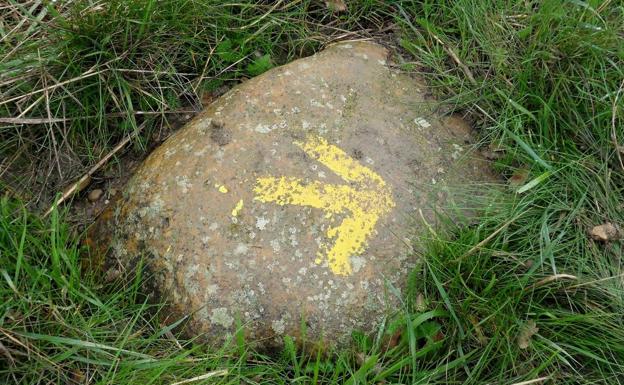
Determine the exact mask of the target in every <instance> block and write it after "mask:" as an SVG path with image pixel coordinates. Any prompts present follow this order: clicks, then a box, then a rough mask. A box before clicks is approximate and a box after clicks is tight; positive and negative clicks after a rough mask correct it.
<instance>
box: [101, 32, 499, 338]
mask: <svg viewBox="0 0 624 385" xmlns="http://www.w3.org/2000/svg"><path fill="white" fill-rule="evenodd" d="M387 60H388V52H387V51H386V49H385V48H383V47H381V46H379V45H376V44H373V43H368V42H359V43H348V44H345V43H342V44H337V45H333V46H331V47H329V48H327V49H326V50H325V51H323V52H321V53H319V54H317V55H315V56H312V57H310V58H306V59H302V60H298V61H295V62H293V63H291V64H288V65H285V66H282V67H279V68H275V69H273V70H271V71H269V72H267V73H265V74H263V75H261V76H258V77H256V78H254V79H252V80H249V81H247V82H245V83H244V84H241V85H240V86H238V87H236V88H234V89H232V90H231V91H230V92H228V93H227V94H226V95H224V96H223V97H221V98H220V99H219V100H217V101H216V102H215V103H214V104H212V105H211V106H210V107H208V108H207V109H206V110H205V111H204V112H202V113H201V114H200V115H199V116H198V117H197V118H196V119H194V120H193V121H192V122H191V123H189V124H188V125H187V126H186V127H185V128H183V129H182V130H180V131H179V132H177V133H176V134H175V135H174V136H172V137H171V138H170V139H169V140H167V141H166V142H165V143H164V144H163V145H162V146H160V147H159V148H158V149H157V150H155V151H154V152H153V153H152V154H151V155H150V156H149V157H148V158H147V159H146V160H145V162H144V164H143V165H142V166H141V167H140V169H139V170H138V172H137V173H136V175H135V176H134V177H133V179H132V180H131V181H130V182H129V184H128V186H127V187H126V189H125V192H124V196H123V199H122V200H121V201H119V202H118V203H117V204H116V206H115V207H114V209H113V210H111V211H110V212H109V213H108V215H105V216H104V217H103V218H101V219H100V223H99V225H98V226H97V227H96V233H99V237H100V239H99V242H100V244H106V245H110V246H111V250H110V252H109V253H108V259H107V266H108V269H110V271H113V272H114V271H120V272H121V271H132V270H134V269H136V266H137V265H138V262H139V261H142V263H143V266H145V267H146V272H147V273H148V275H149V278H148V279H147V281H148V283H149V287H148V288H146V289H147V290H150V291H153V292H154V293H155V294H156V295H158V296H159V297H160V298H161V299H164V300H167V301H168V303H169V306H168V313H169V314H170V317H169V319H170V320H175V319H177V318H179V317H182V316H188V317H189V318H188V322H187V324H186V326H185V330H186V331H187V333H188V334H191V335H195V336H201V337H202V338H203V339H204V340H207V341H221V340H223V338H224V337H225V336H227V335H232V334H233V333H234V332H235V331H236V328H237V325H243V327H244V330H245V333H246V334H247V336H248V338H250V339H253V340H263V341H264V344H265V345H267V344H268V345H270V344H272V343H274V342H278V343H279V341H280V340H281V339H282V335H285V334H287V335H290V336H293V337H295V338H296V339H297V338H298V339H301V337H302V333H303V331H302V325H306V326H304V328H305V335H306V336H307V338H308V339H312V340H319V339H321V338H324V340H325V341H326V343H327V344H329V345H343V344H344V343H347V342H348V341H349V335H350V333H351V332H352V330H354V329H359V330H363V331H371V330H373V329H374V328H375V327H377V325H378V324H379V322H380V320H381V319H382V318H383V317H384V315H386V314H388V312H391V311H392V310H393V309H395V308H396V305H397V303H398V299H397V298H396V296H395V294H393V293H395V292H396V291H395V290H389V287H391V286H394V287H396V288H398V289H399V290H400V289H401V288H402V287H404V282H405V278H406V276H407V274H408V273H409V271H410V269H411V268H412V267H413V266H414V265H415V264H416V263H417V257H416V255H417V253H416V252H415V251H414V249H413V247H414V244H413V239H414V235H415V234H419V233H422V231H423V229H424V228H425V225H424V222H423V220H426V221H428V222H430V224H432V223H434V222H435V218H434V215H433V213H434V210H435V209H436V208H439V207H446V206H449V205H451V203H450V202H451V200H452V199H450V198H453V197H452V196H450V197H449V194H448V190H447V189H446V187H445V186H453V185H455V186H456V185H461V184H463V183H466V182H470V183H474V182H475V181H484V180H489V179H490V177H489V176H488V172H487V167H485V166H484V164H483V163H482V161H481V160H479V159H477V158H476V157H474V156H473V157H471V156H466V154H467V149H469V147H470V146H469V143H470V141H471V140H472V139H471V135H470V129H469V127H468V126H467V125H466V124H465V123H463V122H462V121H461V120H457V119H454V118H452V119H449V118H440V117H438V116H437V115H436V114H435V113H434V112H433V110H432V107H433V106H434V104H433V101H431V100H429V99H427V98H426V97H425V96H424V94H425V93H426V87H425V85H424V84H423V83H422V81H419V80H418V79H414V78H413V77H410V76H409V75H407V74H402V73H399V72H398V71H396V70H393V69H391V68H389V66H388V64H387ZM459 206H461V204H460V205H459ZM107 242H109V243H107ZM415 247H416V251H417V250H418V243H416V244H415ZM302 320H303V323H302Z"/></svg>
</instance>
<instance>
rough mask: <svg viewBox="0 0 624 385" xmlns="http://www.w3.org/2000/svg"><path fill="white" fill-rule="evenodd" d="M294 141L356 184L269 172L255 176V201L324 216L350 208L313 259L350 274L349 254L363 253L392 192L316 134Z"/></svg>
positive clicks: (387, 208) (389, 203) (390, 204)
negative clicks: (307, 209)
mask: <svg viewBox="0 0 624 385" xmlns="http://www.w3.org/2000/svg"><path fill="white" fill-rule="evenodd" d="M294 144H295V145H296V146H298V147H299V148H301V149H302V150H303V151H304V152H305V153H306V154H308V156H310V157H311V158H314V159H316V160H317V161H319V162H320V163H322V164H323V165H325V166H326V167H327V168H329V169H330V170H332V171H333V172H335V173H336V174H338V175H339V176H340V177H341V178H342V179H343V180H345V181H346V182H351V183H352V184H355V185H356V187H357V188H354V187H351V186H348V185H334V184H326V183H321V182H312V183H308V184H305V183H304V182H303V180H302V179H301V178H295V177H284V176H282V177H279V178H276V177H270V176H269V177H262V178H258V179H257V181H256V186H255V187H254V193H255V194H256V196H255V198H254V199H255V200H259V201H261V202H275V203H277V204H278V205H281V206H284V205H298V206H309V207H313V208H317V209H321V210H323V211H324V212H325V213H326V217H327V218H331V217H332V216H333V215H334V214H343V213H348V212H350V215H349V216H347V217H345V218H344V219H343V220H342V222H341V223H340V225H338V226H336V227H330V228H329V229H328V230H327V237H328V238H329V239H332V240H334V242H333V245H329V244H325V243H323V244H321V246H320V249H319V251H318V253H317V255H318V258H316V263H318V264H320V263H322V262H323V260H324V259H327V263H328V265H329V267H330V269H331V271H332V272H333V273H334V274H337V275H350V274H351V273H352V269H351V261H350V257H351V256H354V255H357V254H361V253H362V252H364V250H365V249H366V246H367V240H368V238H369V237H370V236H371V234H372V233H373V232H374V231H375V225H376V224H377V221H378V220H379V218H381V216H382V215H384V214H387V213H389V212H390V210H391V209H392V208H393V207H394V206H395V203H394V200H393V199H392V191H391V190H390V187H389V186H387V185H386V182H385V181H384V180H383V179H382V178H381V177H380V176H379V175H378V174H376V173H375V172H374V171H372V170H371V169H369V168H366V167H364V166H362V165H361V164H360V163H358V162H357V161H356V160H355V159H353V158H351V157H350V156H349V155H347V153H345V152H344V151H343V150H341V149H340V148H338V147H336V146H334V145H331V144H329V143H327V141H326V140H325V139H323V138H321V137H319V136H311V137H309V138H308V139H307V140H306V141H305V142H303V143H302V142H294Z"/></svg>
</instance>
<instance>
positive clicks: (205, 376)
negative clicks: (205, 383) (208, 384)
mask: <svg viewBox="0 0 624 385" xmlns="http://www.w3.org/2000/svg"><path fill="white" fill-rule="evenodd" d="M228 373H229V371H228V370H227V369H222V370H215V371H212V372H208V373H206V374H202V375H200V376H196V377H193V378H189V379H187V380H182V381H178V382H174V383H172V384H171V385H182V384H189V383H191V382H196V381H201V380H206V379H208V378H212V377H223V376H227V375H228Z"/></svg>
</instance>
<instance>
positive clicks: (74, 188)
mask: <svg viewBox="0 0 624 385" xmlns="http://www.w3.org/2000/svg"><path fill="white" fill-rule="evenodd" d="M143 127H145V123H143V124H141V125H140V126H139V127H138V128H137V129H136V130H135V131H134V132H133V133H132V134H130V135H128V136H126V137H125V138H124V139H123V140H122V141H121V142H119V143H118V144H117V145H116V146H115V147H114V148H113V149H112V150H111V151H110V152H109V153H108V154H106V155H105V156H104V157H103V158H102V159H100V160H99V161H98V162H97V163H96V164H95V165H94V166H93V167H91V168H90V169H89V171H87V173H86V174H84V175H83V176H82V177H81V178H80V179H78V181H77V182H76V183H74V184H72V185H71V186H70V187H69V188H68V189H67V190H65V191H64V192H63V193H62V194H61V196H60V197H59V198H58V199H57V200H56V201H55V202H54V203H53V204H52V206H50V208H49V209H48V210H47V211H46V212H45V213H44V214H43V216H44V217H47V216H48V215H50V213H51V212H52V211H53V210H54V208H55V207H57V206H58V205H60V204H61V203H63V202H65V200H67V198H69V197H70V196H72V195H74V194H75V193H77V192H79V191H80V190H82V189H83V188H85V187H86V186H87V185H88V184H89V183H88V182H89V180H90V178H91V175H93V174H94V173H95V172H96V171H97V170H99V169H100V168H101V167H102V166H103V165H105V164H106V162H108V161H109V160H110V158H112V157H113V156H114V155H115V154H116V153H118V152H119V150H121V149H122V148H124V147H125V146H126V145H127V144H128V143H130V141H131V140H132V139H133V138H135V137H136V136H137V135H138V134H139V133H140V132H141V130H142V129H143Z"/></svg>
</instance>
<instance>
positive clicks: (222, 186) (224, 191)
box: [215, 184, 228, 194]
mask: <svg viewBox="0 0 624 385" xmlns="http://www.w3.org/2000/svg"><path fill="white" fill-rule="evenodd" d="M215 187H216V188H217V190H219V192H220V193H222V194H227V192H228V189H227V187H225V186H224V185H222V184H215Z"/></svg>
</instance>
